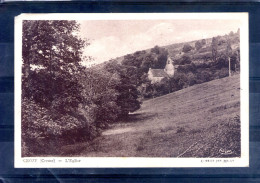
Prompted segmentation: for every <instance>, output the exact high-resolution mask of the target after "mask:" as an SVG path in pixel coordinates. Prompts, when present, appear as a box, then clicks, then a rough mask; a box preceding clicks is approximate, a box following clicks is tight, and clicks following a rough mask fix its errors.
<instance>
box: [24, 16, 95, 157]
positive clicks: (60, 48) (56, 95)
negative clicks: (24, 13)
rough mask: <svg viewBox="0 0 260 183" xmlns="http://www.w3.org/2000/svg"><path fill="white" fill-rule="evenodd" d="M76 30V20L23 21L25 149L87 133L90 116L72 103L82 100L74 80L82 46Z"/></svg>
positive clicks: (78, 73) (79, 68)
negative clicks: (83, 113)
mask: <svg viewBox="0 0 260 183" xmlns="http://www.w3.org/2000/svg"><path fill="white" fill-rule="evenodd" d="M78 30H79V24H77V22H76V21H65V20H61V21H58V20H25V21H23V35H22V60H23V65H22V100H23V101H22V103H23V107H22V128H23V131H22V140H23V144H25V146H24V147H26V146H27V147H29V149H30V150H29V151H31V150H33V149H37V148H38V149H39V152H40V153H42V152H43V151H42V150H40V149H48V151H50V152H51V150H53V149H57V150H58V149H59V146H61V145H62V144H63V143H64V142H65V141H66V143H70V142H71V141H75V140H79V139H81V140H83V139H84V138H89V137H90V136H91V131H90V130H89V127H90V125H89V121H90V119H86V118H85V117H84V116H83V115H81V113H80V111H79V107H78V106H79V104H81V103H83V102H84V97H83V96H82V95H81V91H82V85H81V84H80V82H79V80H80V76H81V74H82V71H83V67H82V66H81V65H80V62H81V56H82V51H83V47H84V46H86V45H87V43H86V42H85V41H84V40H82V39H80V38H79V37H78V36H77V35H76V32H77V31H78ZM30 116H33V118H31V117H30ZM79 131H84V133H78V132H79ZM35 134H38V135H37V136H35ZM65 139H67V140H65ZM42 141H44V143H40V142H42ZM54 141H56V142H54ZM51 144H55V147H53V146H52V145H51ZM30 147H31V148H30ZM40 147H41V148H40ZM32 148H33V149H32ZM23 150H24V149H23Z"/></svg>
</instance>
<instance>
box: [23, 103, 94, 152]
mask: <svg viewBox="0 0 260 183" xmlns="http://www.w3.org/2000/svg"><path fill="white" fill-rule="evenodd" d="M92 132H94V131H92ZM92 132H91V131H90V124H88V122H87V120H86V119H85V120H84V121H83V120H80V119H78V118H76V117H74V116H72V115H69V114H66V115H61V116H60V115H58V113H57V112H55V111H51V110H48V109H46V108H44V107H42V106H39V105H38V104H36V103H35V102H33V101H32V100H28V99H26V98H25V99H23V100H22V156H30V155H40V154H52V153H53V154H56V153H59V148H60V147H61V146H63V145H64V144H68V143H71V142H75V141H77V140H84V139H90V138H91V137H93V136H94V134H93V133H92Z"/></svg>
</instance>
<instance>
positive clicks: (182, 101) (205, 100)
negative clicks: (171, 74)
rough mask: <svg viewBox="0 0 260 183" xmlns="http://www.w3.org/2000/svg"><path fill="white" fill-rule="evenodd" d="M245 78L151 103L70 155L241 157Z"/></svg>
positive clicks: (68, 149) (195, 88)
mask: <svg viewBox="0 0 260 183" xmlns="http://www.w3.org/2000/svg"><path fill="white" fill-rule="evenodd" d="M239 76H240V75H235V76H232V77H230V78H223V79H219V80H214V81H211V82H208V83H203V84H200V85H196V86H192V87H189V88H186V89H183V90H180V91H177V92H175V93H171V94H168V95H165V96H161V97H158V98H155V99H151V100H148V101H145V102H144V103H143V105H142V107H141V109H140V110H139V111H137V112H135V113H134V114H131V115H130V117H129V119H128V120H126V121H121V122H119V123H117V124H114V125H113V126H111V128H110V129H109V130H107V131H104V132H103V134H102V135H101V136H100V137H98V138H96V139H95V140H94V141H92V142H90V143H81V144H75V145H70V146H65V147H63V149H62V151H63V155H64V156H86V157H91V156H95V157H239V156H240V153H241V152H240V117H239V115H240V84H239Z"/></svg>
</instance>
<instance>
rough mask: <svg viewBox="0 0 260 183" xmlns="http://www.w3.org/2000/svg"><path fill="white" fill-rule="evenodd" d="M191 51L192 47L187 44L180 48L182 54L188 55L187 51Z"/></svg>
mask: <svg viewBox="0 0 260 183" xmlns="http://www.w3.org/2000/svg"><path fill="white" fill-rule="evenodd" d="M192 49H193V47H192V46H191V45H189V44H185V45H184V46H183V48H182V52H184V53H188V52H189V51H191V50H192Z"/></svg>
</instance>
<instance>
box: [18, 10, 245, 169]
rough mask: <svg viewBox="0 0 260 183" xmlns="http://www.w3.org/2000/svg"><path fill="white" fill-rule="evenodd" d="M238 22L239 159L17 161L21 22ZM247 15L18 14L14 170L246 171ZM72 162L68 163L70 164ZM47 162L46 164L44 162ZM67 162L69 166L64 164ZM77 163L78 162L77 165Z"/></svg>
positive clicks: (19, 139)
mask: <svg viewBox="0 0 260 183" xmlns="http://www.w3.org/2000/svg"><path fill="white" fill-rule="evenodd" d="M47 19H48V20H133V19H135V20H160V19H161V20H163V19H189V20H191V19H200V20H203V19H204V20H219V19H223V20H224V19H226V20H227V19H229V20H240V21H241V27H240V51H241V55H240V56H241V59H240V60H241V67H240V68H241V73H240V88H241V93H240V96H241V98H240V99H241V100H240V105H241V106H240V111H241V112H240V113H241V158H133V157H127V158H125V157H124V158H120V157H118V158H110V157H69V158H61V157H36V158H35V157H33V158H22V157H21V91H22V90H21V76H22V20H47ZM248 29H249V28H248V13H246V12H243V13H109V14H108V13H106V14H102V13H98V14H96V13H93V14H22V15H19V16H17V17H16V18H15V113H14V114H15V148H14V149H15V151H14V155H15V159H14V160H15V161H14V164H15V167H16V168H84V167H95V168H101V167H113V168H114V167H248V166H249V40H248V37H249V36H248ZM69 159H70V160H74V162H71V161H70V160H69ZM48 160H49V162H47V161H48ZM66 161H69V162H66ZM78 161H80V162H78Z"/></svg>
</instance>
